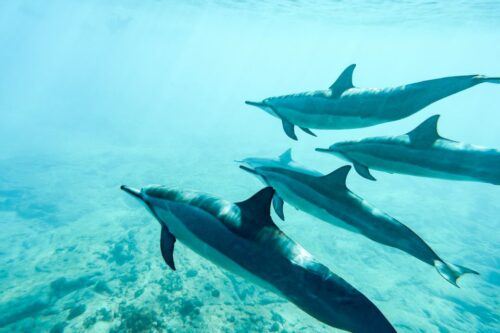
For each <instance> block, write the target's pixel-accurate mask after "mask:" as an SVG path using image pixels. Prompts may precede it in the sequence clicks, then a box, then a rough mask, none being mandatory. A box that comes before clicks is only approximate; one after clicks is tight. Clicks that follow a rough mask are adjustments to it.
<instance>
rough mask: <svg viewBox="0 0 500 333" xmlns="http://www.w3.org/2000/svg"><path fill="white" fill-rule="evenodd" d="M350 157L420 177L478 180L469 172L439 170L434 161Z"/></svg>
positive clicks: (353, 154)
mask: <svg viewBox="0 0 500 333" xmlns="http://www.w3.org/2000/svg"><path fill="white" fill-rule="evenodd" d="M350 157H351V159H352V160H354V161H358V162H361V163H362V164H363V165H366V166H367V167H368V168H370V169H374V170H379V171H384V172H388V173H401V174H407V175H413V176H420V177H431V178H441V179H449V180H462V181H477V180H478V178H476V177H473V176H471V175H467V174H460V173H456V172H454V171H453V170H449V171H446V170H438V169H436V168H434V167H432V163H419V164H416V163H412V162H411V161H408V162H406V161H404V159H401V160H396V159H387V158H383V157H379V156H375V155H372V154H366V153H352V154H350Z"/></svg>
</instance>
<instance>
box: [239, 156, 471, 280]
mask: <svg viewBox="0 0 500 333" xmlns="http://www.w3.org/2000/svg"><path fill="white" fill-rule="evenodd" d="M287 158H290V160H288V159H287ZM241 163H242V164H243V165H240V168H242V169H244V170H245V171H248V172H250V173H252V174H254V175H256V176H257V177H258V178H259V179H260V180H261V181H263V182H264V183H265V184H266V185H267V186H272V187H273V188H274V189H275V190H276V194H275V199H274V200H281V202H283V200H284V201H285V202H288V203H289V204H290V205H292V206H294V207H295V208H297V209H299V210H301V211H304V212H306V213H309V214H311V215H313V216H315V217H317V218H319V219H321V220H323V221H326V222H328V223H330V224H333V225H335V226H338V227H341V228H344V229H346V230H349V231H352V232H355V233H358V234H361V235H363V236H365V237H367V238H369V239H371V240H373V241H375V242H377V243H380V244H384V245H387V246H391V247H394V248H397V249H400V250H402V251H404V252H406V253H408V254H410V255H412V256H413V257H415V258H417V259H419V260H421V261H423V262H425V263H426V264H429V265H431V266H434V267H435V268H436V269H437V271H438V272H439V274H440V275H441V276H442V277H443V278H445V279H446V280H447V281H448V282H450V283H451V284H453V285H455V286H457V287H458V285H457V279H458V278H460V277H461V276H462V275H463V274H466V273H473V274H478V273H477V272H475V271H473V270H471V269H468V268H466V267H462V266H459V265H453V264H449V263H446V262H445V261H444V260H442V259H441V258H440V257H439V256H438V255H437V254H436V253H435V252H434V251H433V250H432V249H431V247H430V246H429V245H427V244H426V243H425V242H424V241H423V240H422V238H420V237H419V236H418V235H417V234H416V233H415V232H413V231H412V230H411V229H410V228H408V227H407V226H405V225H404V224H402V223H401V222H399V221H398V220H396V219H395V218H393V217H392V216H390V215H388V214H386V213H384V212H383V211H381V210H380V209H378V208H376V207H374V206H372V205H370V204H369V203H368V202H367V201H366V200H364V199H363V198H361V197H359V196H358V195H356V194H355V193H353V192H351V191H350V190H349V189H348V188H347V186H346V178H347V174H348V173H349V170H350V169H351V166H349V165H347V166H343V167H341V168H339V169H337V170H335V171H333V172H332V173H330V174H328V175H323V174H321V173H319V172H317V171H315V172H311V171H310V169H305V168H303V167H300V166H298V164H297V163H296V162H293V161H292V160H291V155H290V153H289V152H287V153H285V154H284V155H282V156H281V157H280V158H279V159H268V160H267V161H266V159H262V158H258V159H255V158H247V159H244V160H243V161H241ZM276 196H279V199H276ZM275 207H276V206H275ZM277 214H278V215H279V216H284V215H283V211H282V206H281V211H277Z"/></svg>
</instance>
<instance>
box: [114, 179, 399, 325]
mask: <svg viewBox="0 0 500 333" xmlns="http://www.w3.org/2000/svg"><path fill="white" fill-rule="evenodd" d="M121 188H122V190H124V191H125V192H127V193H129V194H130V195H132V196H133V197H135V198H137V199H139V200H140V201H141V202H142V203H143V204H144V205H145V206H146V207H147V209H148V210H149V211H150V212H151V213H152V215H153V216H154V217H155V218H156V219H157V220H158V222H159V223H160V225H161V237H160V248H161V253H162V256H163V258H164V260H165V262H166V264H167V265H168V266H169V267H171V268H172V269H174V270H175V264H174V255H173V252H174V244H175V242H176V240H177V239H178V240H179V241H181V242H182V243H183V244H185V245H186V246H188V247H189V248H190V249H191V250H193V251H194V252H196V253H198V254H199V255H201V256H202V257H205V258H206V259H208V260H210V261H212V262H213V263H215V264H217V265H218V266H221V267H223V268H225V269H227V270H228V271H231V272H233V273H235V274H238V275H240V276H242V277H244V278H246V279H248V280H250V281H252V282H254V283H255V284H257V285H259V286H261V287H263V288H266V289H268V290H270V291H272V292H274V293H276V294H278V295H280V296H282V297H284V298H286V299H288V300H289V301H290V302H292V303H294V304H295V305H296V306H298V307H299V308H300V309H302V310H303V311H305V312H307V313H308V314H310V315H311V316H313V317H314V318H316V319H318V320H319V321H321V322H323V323H325V324H327V325H329V326H332V327H336V328H340V329H343V330H347V331H350V332H359V333H390V332H396V330H395V329H394V328H393V327H392V325H391V324H390V323H389V321H388V320H387V319H386V318H385V317H384V315H383V314H382V313H381V312H380V310H379V309H378V308H377V307H376V306H375V305H374V304H373V303H372V302H371V301H370V300H369V299H368V298H366V297H365V296H364V295H363V294H362V293H360V292H359V291H358V290H356V289H355V288H354V287H352V286H351V285H350V284H348V283H347V282H346V281H345V280H343V279H342V278H340V277H339V276H337V275H335V274H334V273H332V272H331V271H330V270H329V269H328V268H327V267H325V266H324V265H322V264H321V263H319V262H318V261H317V260H315V259H314V258H313V256H312V255H311V254H310V253H309V252H307V251H306V250H305V249H304V248H303V247H302V246H300V245H299V244H297V243H295V242H294V241H293V240H291V239H290V238H289V237H288V236H287V235H285V234H284V233H283V232H282V231H281V230H280V229H279V228H278V227H277V226H276V225H275V224H274V222H273V220H272V219H271V216H270V205H271V199H272V197H273V195H274V190H273V189H272V188H271V187H266V188H264V189H262V190H260V191H259V192H257V193H256V194H255V195H253V196H252V197H251V198H249V199H248V200H245V201H242V202H238V203H231V202H229V201H226V200H223V199H220V198H218V197H215V196H212V195H209V194H206V193H202V192H195V191H189V190H181V189H178V188H168V187H164V186H147V187H144V188H142V189H141V190H140V191H139V190H136V189H133V188H130V187H127V186H122V187H121Z"/></svg>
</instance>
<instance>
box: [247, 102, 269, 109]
mask: <svg viewBox="0 0 500 333" xmlns="http://www.w3.org/2000/svg"><path fill="white" fill-rule="evenodd" d="M245 104H246V105H251V106H256V107H258V108H262V107H265V106H266V104H265V103H262V102H251V101H245Z"/></svg>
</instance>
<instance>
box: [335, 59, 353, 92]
mask: <svg viewBox="0 0 500 333" xmlns="http://www.w3.org/2000/svg"><path fill="white" fill-rule="evenodd" d="M355 67H356V64H352V65H350V66H348V67H347V68H346V69H344V71H343V72H342V74H340V76H339V77H338V79H337V81H335V82H334V83H333V84H332V85H331V86H330V90H331V91H332V96H331V97H332V98H338V97H340V95H342V94H343V93H344V91H346V90H347V89H351V88H353V87H354V85H353V84H352V73H353V72H354V68H355Z"/></svg>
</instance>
